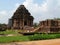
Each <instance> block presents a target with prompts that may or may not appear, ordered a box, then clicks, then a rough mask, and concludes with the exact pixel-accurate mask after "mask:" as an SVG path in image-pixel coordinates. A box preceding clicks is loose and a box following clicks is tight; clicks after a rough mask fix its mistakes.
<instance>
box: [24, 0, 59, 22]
mask: <svg viewBox="0 0 60 45" xmlns="http://www.w3.org/2000/svg"><path fill="white" fill-rule="evenodd" d="M23 4H24V5H25V6H26V8H27V9H28V10H29V11H30V12H31V14H32V15H33V16H34V17H35V22H39V21H40V20H45V19H50V18H54V17H60V16H59V15H60V0H46V1H43V3H42V4H41V5H39V4H38V2H37V3H34V0H29V1H28V0H25V1H24V2H23Z"/></svg>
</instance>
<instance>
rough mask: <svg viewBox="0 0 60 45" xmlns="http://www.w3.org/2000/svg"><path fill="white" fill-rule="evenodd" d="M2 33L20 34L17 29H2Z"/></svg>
mask: <svg viewBox="0 0 60 45" xmlns="http://www.w3.org/2000/svg"><path fill="white" fill-rule="evenodd" d="M0 34H18V31H17V30H6V31H0Z"/></svg>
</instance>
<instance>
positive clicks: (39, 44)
mask: <svg viewBox="0 0 60 45" xmlns="http://www.w3.org/2000/svg"><path fill="white" fill-rule="evenodd" d="M0 45H60V39H51V40H39V41H28V42H14V43H5V44H0Z"/></svg>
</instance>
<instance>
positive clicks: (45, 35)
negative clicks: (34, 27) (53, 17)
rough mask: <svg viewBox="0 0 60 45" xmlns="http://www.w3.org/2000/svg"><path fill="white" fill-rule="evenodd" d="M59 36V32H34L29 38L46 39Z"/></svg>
mask: <svg viewBox="0 0 60 45" xmlns="http://www.w3.org/2000/svg"><path fill="white" fill-rule="evenodd" d="M55 38H60V34H35V35H32V36H29V39H30V40H46V39H55Z"/></svg>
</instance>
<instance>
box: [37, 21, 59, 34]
mask: <svg viewBox="0 0 60 45" xmlns="http://www.w3.org/2000/svg"><path fill="white" fill-rule="evenodd" d="M37 31H38V32H43V33H44V32H45V33H46V32H47V33H53V32H60V20H45V21H40V24H39V29H38V30H37Z"/></svg>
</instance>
